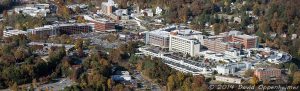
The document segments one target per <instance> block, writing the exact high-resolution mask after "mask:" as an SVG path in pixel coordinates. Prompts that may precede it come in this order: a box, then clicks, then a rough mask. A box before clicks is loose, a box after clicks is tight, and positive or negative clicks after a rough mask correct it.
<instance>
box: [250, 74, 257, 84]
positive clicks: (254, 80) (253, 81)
mask: <svg viewBox="0 0 300 91" xmlns="http://www.w3.org/2000/svg"><path fill="white" fill-rule="evenodd" d="M258 81H259V79H258V78H257V77H256V76H252V78H251V79H250V80H249V83H250V84H252V85H257V84H258Z"/></svg>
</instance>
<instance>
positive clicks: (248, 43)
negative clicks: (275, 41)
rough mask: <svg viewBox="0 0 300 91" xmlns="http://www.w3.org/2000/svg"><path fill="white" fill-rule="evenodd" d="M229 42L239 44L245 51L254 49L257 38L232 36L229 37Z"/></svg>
mask: <svg viewBox="0 0 300 91" xmlns="http://www.w3.org/2000/svg"><path fill="white" fill-rule="evenodd" d="M228 40H229V41H230V42H239V43H241V45H242V46H243V48H245V49H249V48H256V47H257V45H258V37H257V36H250V35H245V34H244V35H233V36H229V38H228Z"/></svg>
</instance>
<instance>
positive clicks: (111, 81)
mask: <svg viewBox="0 0 300 91" xmlns="http://www.w3.org/2000/svg"><path fill="white" fill-rule="evenodd" d="M112 86H113V80H111V79H108V80H107V87H108V89H112Z"/></svg>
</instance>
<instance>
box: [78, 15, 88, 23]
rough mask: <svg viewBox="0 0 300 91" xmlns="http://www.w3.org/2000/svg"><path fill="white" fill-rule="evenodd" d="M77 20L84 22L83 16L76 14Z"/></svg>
mask: <svg viewBox="0 0 300 91" xmlns="http://www.w3.org/2000/svg"><path fill="white" fill-rule="evenodd" d="M77 22H79V23H85V22H86V21H85V19H84V17H83V16H78V17H77Z"/></svg>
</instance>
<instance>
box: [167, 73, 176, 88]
mask: <svg viewBox="0 0 300 91" xmlns="http://www.w3.org/2000/svg"><path fill="white" fill-rule="evenodd" d="M174 89H175V76H174V75H170V76H169V77H168V83H167V90H168V91H173V90H174Z"/></svg>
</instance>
